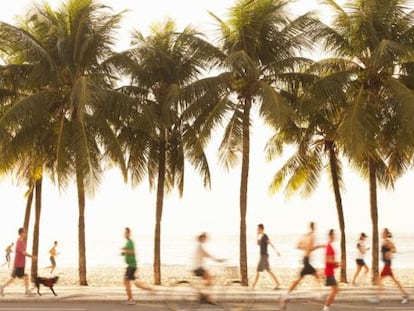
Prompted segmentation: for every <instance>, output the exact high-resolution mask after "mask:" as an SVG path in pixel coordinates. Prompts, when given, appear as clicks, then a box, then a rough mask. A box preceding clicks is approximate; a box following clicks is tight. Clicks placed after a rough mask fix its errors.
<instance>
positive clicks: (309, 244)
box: [280, 222, 325, 310]
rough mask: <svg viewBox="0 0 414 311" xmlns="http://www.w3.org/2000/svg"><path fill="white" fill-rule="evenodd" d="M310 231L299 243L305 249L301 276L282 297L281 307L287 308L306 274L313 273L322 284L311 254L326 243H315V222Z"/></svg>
mask: <svg viewBox="0 0 414 311" xmlns="http://www.w3.org/2000/svg"><path fill="white" fill-rule="evenodd" d="M309 229H310V230H309V232H308V233H307V234H306V235H305V236H303V237H302V238H301V240H300V241H299V243H298V248H299V249H300V250H302V251H303V268H302V270H301V271H300V273H299V277H298V278H297V279H296V280H295V281H293V283H292V284H291V285H290V286H289V289H288V291H287V293H286V294H285V295H283V296H282V297H281V301H280V304H281V309H282V310H284V309H286V302H287V300H288V299H289V295H290V293H291V292H292V291H293V290H294V289H295V288H296V287H297V286H298V285H299V283H300V282H301V281H302V279H303V278H304V277H305V276H306V275H312V276H313V277H314V278H315V279H316V280H317V282H318V284H319V285H320V277H319V275H318V272H317V271H316V269H315V268H314V267H313V266H312V265H311V263H310V256H311V253H312V252H313V251H314V250H317V249H318V248H323V247H325V245H315V223H314V222H311V223H310V224H309Z"/></svg>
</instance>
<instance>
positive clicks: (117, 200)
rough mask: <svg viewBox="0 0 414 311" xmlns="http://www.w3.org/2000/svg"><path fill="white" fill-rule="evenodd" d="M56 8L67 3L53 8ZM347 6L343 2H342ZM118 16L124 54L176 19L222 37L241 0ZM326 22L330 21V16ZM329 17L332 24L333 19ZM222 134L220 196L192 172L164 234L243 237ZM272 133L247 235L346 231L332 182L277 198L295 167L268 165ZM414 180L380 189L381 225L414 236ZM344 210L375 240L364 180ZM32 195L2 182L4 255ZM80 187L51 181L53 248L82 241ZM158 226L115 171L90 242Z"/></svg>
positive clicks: (93, 210)
mask: <svg viewBox="0 0 414 311" xmlns="http://www.w3.org/2000/svg"><path fill="white" fill-rule="evenodd" d="M48 2H49V3H50V4H51V5H53V6H56V5H57V4H60V3H61V1H56V0H50V1H48ZM339 2H342V1H339ZM31 3H32V1H30V0H15V1H12V2H7V5H6V4H5V2H2V4H1V5H0V6H3V8H1V9H0V19H1V20H2V21H5V22H9V23H13V22H14V18H15V17H16V16H18V15H19V14H22V13H23V12H25V11H26V9H27V8H28V7H29V5H30V4H31ZM103 3H105V4H108V5H109V6H111V7H112V8H113V9H114V11H115V12H119V11H121V10H123V9H129V10H130V11H129V12H128V13H127V14H126V16H125V18H124V19H123V21H122V30H121V32H120V36H119V44H118V48H119V49H123V48H126V47H127V46H128V42H129V36H128V33H129V31H130V30H132V29H133V28H135V29H139V30H140V31H142V32H143V33H145V32H146V31H147V30H148V27H149V25H150V24H151V23H154V22H159V21H162V20H163V19H164V18H165V17H171V18H173V19H174V20H175V21H176V22H177V25H178V28H179V29H182V27H184V26H186V25H188V24H191V25H193V26H195V27H197V28H198V29H200V30H201V31H203V32H211V31H213V30H215V29H216V28H215V25H214V23H213V20H212V19H211V17H210V16H209V15H208V13H207V10H210V11H212V12H214V13H215V14H216V15H218V16H219V17H222V18H224V19H225V14H226V11H227V9H228V8H229V7H230V6H231V4H232V3H233V0H208V1H194V0H168V1H167V0H151V1H142V0H134V1H133V0H106V1H103ZM6 6H7V9H6ZM317 7H318V5H317V1H313V0H301V1H297V2H296V4H292V10H293V12H295V13H300V12H304V11H307V10H310V9H315V8H317ZM325 14H326V13H325ZM324 17H328V16H327V15H325V16H324ZM221 135H222V133H221V132H218V133H217V135H216V136H215V137H214V138H213V140H212V142H211V144H210V145H209V147H208V149H207V155H208V158H209V161H210V167H211V171H212V188H211V189H210V190H207V189H204V188H203V185H202V181H201V179H200V178H199V177H198V176H197V175H196V174H195V173H194V172H193V171H192V170H191V169H190V168H189V167H188V169H187V172H186V173H187V175H186V176H185V178H186V183H185V190H184V197H183V198H182V199H180V198H179V197H178V195H177V193H175V192H173V193H171V194H170V195H168V196H167V197H166V199H165V203H164V214H163V223H162V230H163V231H162V232H163V234H167V235H168V234H173V233H187V234H190V235H196V234H197V233H199V232H202V231H207V232H211V233H214V234H216V235H219V234H221V233H231V234H238V232H239V181H240V177H239V176H240V167H239V166H237V167H235V168H234V169H232V170H230V171H228V172H227V171H225V170H224V169H223V168H222V167H220V166H219V165H218V161H217V149H218V145H219V142H220V138H221ZM270 135H271V131H270V130H269V129H268V128H266V127H265V126H264V125H263V124H262V123H261V121H260V120H258V119H257V118H256V119H255V120H254V122H253V126H252V137H251V143H252V145H251V164H250V176H249V193H248V212H247V225H248V227H247V230H248V233H254V232H255V231H256V226H257V224H258V223H264V225H265V228H266V230H267V231H268V232H272V233H273V234H276V235H277V234H282V233H283V234H284V233H302V232H304V231H305V230H306V226H307V223H308V222H309V221H316V222H317V223H318V225H319V228H320V230H324V231H327V230H328V229H329V228H338V225H337V224H338V221H337V214H336V208H335V200H334V196H333V193H332V191H331V188H330V183H329V181H328V179H327V178H328V177H327V176H324V177H323V178H322V179H321V183H320V186H319V187H318V189H317V191H315V193H314V194H313V195H312V196H310V197H309V198H306V199H304V198H301V197H299V196H294V197H291V198H289V199H286V198H285V197H284V195H283V192H280V193H277V194H275V195H269V193H268V185H269V183H270V181H271V178H272V175H273V174H274V173H275V172H276V171H277V169H278V168H279V167H280V166H281V165H282V164H283V163H284V161H285V160H286V159H287V157H288V154H284V155H283V157H281V158H280V159H276V160H274V161H273V162H271V163H268V162H266V161H265V159H264V152H263V151H264V147H265V144H266V141H267V139H268V138H269V137H270ZM413 180H414V173H413V172H412V171H411V172H408V173H407V174H406V175H405V176H404V177H403V178H401V179H400V180H399V181H398V182H397V184H396V186H395V190H394V191H389V190H387V191H386V190H383V189H379V191H378V206H379V225H380V228H382V227H389V228H390V229H391V230H392V231H394V232H401V233H413V230H414V229H413V226H412V219H413V217H412V216H413V215H414V212H413V210H412V208H413V206H412V204H413V203H412V201H413V200H412V189H413V187H412V184H413ZM344 183H345V187H346V190H345V192H344V193H343V205H344V209H345V218H346V226H347V231H349V232H353V233H356V232H361V231H365V232H368V233H369V232H370V231H371V223H370V214H369V192H368V190H369V189H368V183H367V181H365V180H363V179H362V178H361V177H360V176H359V175H358V173H357V172H355V171H353V170H352V169H350V168H348V167H345V168H344ZM25 191H26V189H25V187H24V184H23V185H20V184H18V183H17V182H16V180H15V179H14V178H13V177H12V176H7V177H3V178H2V179H0V197H1V198H2V203H0V208H1V209H2V211H1V217H0V249H1V247H2V245H3V244H4V245H6V244H8V243H9V241H11V240H14V239H15V237H16V234H17V228H18V227H20V226H21V224H22V220H23V215H24V209H25V197H24V193H25ZM77 215H78V214H77V197H76V187H75V186H74V185H71V186H70V187H69V188H68V189H66V191H65V192H59V190H58V189H57V187H56V186H54V185H53V184H52V183H51V182H50V181H49V180H46V181H45V185H44V192H43V216H42V220H41V236H42V237H44V240H46V243H50V244H51V241H53V240H55V239H59V237H60V236H62V234H73V236H76V234H77ZM154 218H155V192H154V191H153V192H150V190H149V188H148V184H146V183H143V184H142V185H140V186H138V187H135V188H132V187H131V186H130V185H128V184H124V182H123V179H122V177H121V175H120V173H119V170H117V169H111V170H109V171H108V172H107V173H106V174H105V176H104V178H103V181H102V184H101V186H100V187H99V189H98V190H97V191H96V193H95V196H94V197H92V198H88V199H87V201H86V227H87V236H100V235H101V236H108V235H119V236H120V237H122V232H123V231H122V230H123V228H124V227H125V226H130V227H131V228H132V229H133V232H134V233H135V235H140V234H142V235H143V234H152V232H153V230H154Z"/></svg>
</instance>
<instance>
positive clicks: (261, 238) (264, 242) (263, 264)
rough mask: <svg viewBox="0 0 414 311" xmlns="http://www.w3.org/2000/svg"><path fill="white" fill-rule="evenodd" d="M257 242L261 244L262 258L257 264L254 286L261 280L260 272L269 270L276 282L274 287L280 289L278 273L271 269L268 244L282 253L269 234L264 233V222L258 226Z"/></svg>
mask: <svg viewBox="0 0 414 311" xmlns="http://www.w3.org/2000/svg"><path fill="white" fill-rule="evenodd" d="M257 244H258V245H259V246H260V259H259V263H258V265H257V272H256V278H255V279H254V282H253V288H254V287H255V286H256V284H257V281H258V280H259V276H260V272H262V271H267V273H269V275H270V276H271V277H272V279H273V282H274V283H275V287H274V289H278V288H279V286H280V283H279V281H278V279H277V277H276V275H274V273H273V272H272V271H271V270H270V265H269V253H268V251H267V246H268V245H270V246H271V247H272V248H273V249H274V250H275V252H276V253H277V255H278V256H280V253H279V252H278V251H277V249H276V247H275V246H274V245H273V244H272V242H271V241H270V239H269V237H268V236H267V234H266V233H264V226H263V224H259V225H258V226H257Z"/></svg>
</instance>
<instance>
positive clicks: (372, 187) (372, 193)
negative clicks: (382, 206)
mask: <svg viewBox="0 0 414 311" xmlns="http://www.w3.org/2000/svg"><path fill="white" fill-rule="evenodd" d="M368 166H369V197H370V206H371V222H372V269H371V271H372V283H373V284H377V280H378V276H379V258H378V250H379V241H378V203H377V170H376V167H375V163H374V161H373V160H372V159H371V158H370V159H368Z"/></svg>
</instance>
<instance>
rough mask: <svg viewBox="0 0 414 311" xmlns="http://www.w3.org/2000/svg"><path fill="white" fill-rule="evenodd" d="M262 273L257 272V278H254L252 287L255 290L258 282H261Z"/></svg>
mask: <svg viewBox="0 0 414 311" xmlns="http://www.w3.org/2000/svg"><path fill="white" fill-rule="evenodd" d="M259 277H260V273H259V271H257V272H256V277H255V278H254V281H253V285H252V287H253V288H255V286H256V284H257V281H259Z"/></svg>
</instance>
